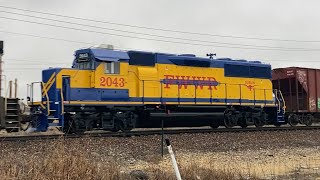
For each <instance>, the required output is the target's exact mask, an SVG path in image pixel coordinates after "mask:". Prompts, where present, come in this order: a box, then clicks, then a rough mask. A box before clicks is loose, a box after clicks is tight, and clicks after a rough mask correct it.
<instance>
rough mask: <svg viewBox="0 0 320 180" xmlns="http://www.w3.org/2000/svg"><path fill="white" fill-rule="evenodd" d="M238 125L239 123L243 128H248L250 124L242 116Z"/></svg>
mask: <svg viewBox="0 0 320 180" xmlns="http://www.w3.org/2000/svg"><path fill="white" fill-rule="evenodd" d="M238 125H239V126H240V127H241V128H247V127H248V124H247V122H246V119H245V118H241V119H240V120H239V121H238Z"/></svg>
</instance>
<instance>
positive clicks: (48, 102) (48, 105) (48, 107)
mask: <svg viewBox="0 0 320 180" xmlns="http://www.w3.org/2000/svg"><path fill="white" fill-rule="evenodd" d="M41 85H42V87H43V88H44V86H45V85H44V83H43V82H41ZM44 90H45V91H44V92H45V95H46V99H47V111H48V116H49V115H50V101H49V96H48V91H47V89H45V88H44Z"/></svg>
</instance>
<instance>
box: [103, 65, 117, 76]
mask: <svg viewBox="0 0 320 180" xmlns="http://www.w3.org/2000/svg"><path fill="white" fill-rule="evenodd" d="M104 73H105V74H120V62H106V63H105V71H104Z"/></svg>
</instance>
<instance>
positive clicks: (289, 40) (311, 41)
mask: <svg viewBox="0 0 320 180" xmlns="http://www.w3.org/2000/svg"><path fill="white" fill-rule="evenodd" d="M0 7H1V8H5V9H13V10H19V11H24V12H31V13H38V14H46V15H50V16H56V17H63V18H69V19H77V20H82V21H90V22H96V23H103V24H112V25H118V26H124V27H131V28H139V29H148V30H156V31H162V32H171V33H182V34H190V35H199V36H211V37H221V38H233V39H248V40H261V41H284V42H300V43H319V42H320V40H295V39H279V38H261V37H245V36H234V35H221V34H209V33H200V32H189V31H181V30H172V29H162V28H154V27H147V26H138V25H131V24H124V23H116V22H111V21H102V20H96V19H89V18H83V17H75V16H68V15H61V14H55V13H50V12H42V11H34V10H28V9H23V8H17V7H9V6H3V5H0Z"/></svg>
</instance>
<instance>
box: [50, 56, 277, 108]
mask: <svg viewBox="0 0 320 180" xmlns="http://www.w3.org/2000/svg"><path fill="white" fill-rule="evenodd" d="M62 76H70V77H71V78H70V79H71V82H70V86H71V88H105V89H128V90H129V97H151V98H152V97H154V98H159V97H163V98H178V97H179V98H195V97H196V98H211V97H212V98H213V99H225V98H227V99H240V98H241V99H245V100H267V101H272V100H273V96H272V83H271V80H270V79H258V78H235V77H225V76H224V69H223V68H209V67H208V68H203V67H190V66H177V65H173V64H156V66H155V67H146V66H133V65H129V64H128V63H127V62H121V63H120V74H105V63H104V62H102V63H100V65H99V66H98V67H97V68H96V70H78V69H62V70H61V71H60V72H59V73H58V74H57V77H56V78H57V79H56V82H57V83H56V86H57V88H59V89H60V88H61V87H62ZM166 78H168V79H169V80H170V79H176V80H177V79H178V80H181V79H182V80H190V81H192V80H204V81H216V82H217V84H216V86H215V85H212V86H211V85H203V84H202V85H201V84H200V85H198V86H195V85H191V84H187V83H186V84H181V85H177V84H174V83H172V84H163V83H162V84H161V81H162V80H164V79H166ZM186 82H187V81H186ZM240 84H241V85H240ZM197 104H208V103H201V102H198V103H197ZM215 104H221V103H215ZM234 104H237V103H234ZM248 105H250V103H248ZM269 105H271V104H269Z"/></svg>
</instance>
